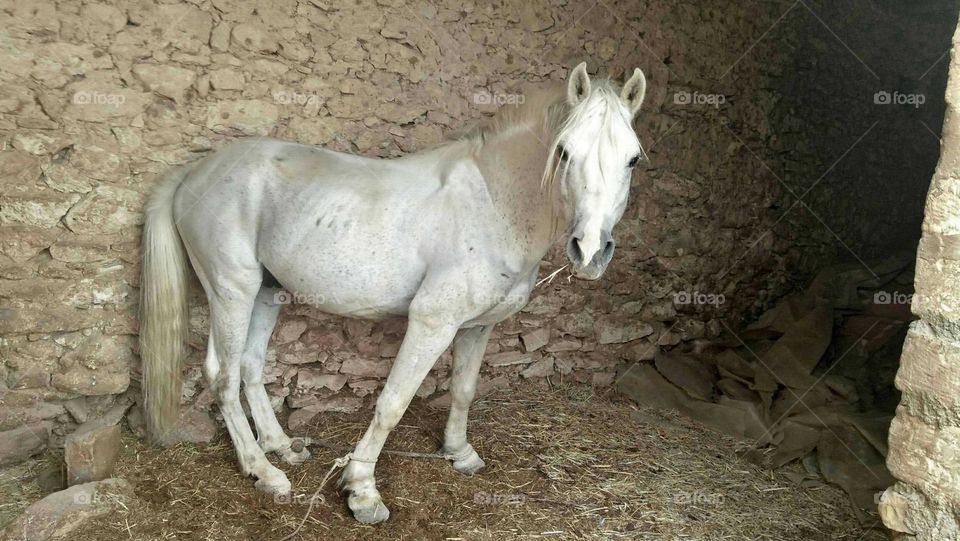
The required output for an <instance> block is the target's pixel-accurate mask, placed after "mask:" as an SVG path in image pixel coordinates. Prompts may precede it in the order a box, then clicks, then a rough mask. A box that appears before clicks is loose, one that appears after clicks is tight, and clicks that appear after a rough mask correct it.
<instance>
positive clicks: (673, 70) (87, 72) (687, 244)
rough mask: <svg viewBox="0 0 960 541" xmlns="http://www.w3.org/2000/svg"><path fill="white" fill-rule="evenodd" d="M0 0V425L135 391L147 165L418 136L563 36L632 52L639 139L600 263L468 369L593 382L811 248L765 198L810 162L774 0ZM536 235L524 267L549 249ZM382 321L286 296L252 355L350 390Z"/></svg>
mask: <svg viewBox="0 0 960 541" xmlns="http://www.w3.org/2000/svg"><path fill="white" fill-rule="evenodd" d="M0 5H2V10H3V12H4V13H6V14H9V15H10V16H7V17H5V22H4V29H3V31H2V33H0V65H2V66H3V68H2V70H0V141H2V143H0V146H2V152H0V171H2V175H0V183H2V186H3V189H2V195H0V303H2V304H0V358H2V362H0V400H2V401H3V405H4V406H5V407H3V408H0V430H7V429H10V428H13V427H15V426H17V425H19V424H22V423H25V422H28V423H34V424H39V425H44V426H47V427H48V428H52V429H53V432H54V434H55V435H56V436H57V438H56V439H59V437H60V436H62V435H63V434H64V433H66V432H68V431H69V430H71V429H72V428H73V427H74V426H75V425H76V423H77V422H80V421H82V420H83V419H85V418H86V417H88V416H91V415H96V414H97V413H98V412H100V411H103V410H105V409H107V408H109V407H111V406H112V405H113V403H114V402H115V401H116V397H117V396H118V395H121V394H123V393H136V392H137V387H138V380H139V373H140V369H139V366H138V363H139V358H138V355H137V353H136V339H135V336H136V333H137V321H136V309H137V288H138V274H139V236H140V227H139V225H140V223H141V222H142V215H141V211H142V207H143V203H144V200H145V196H146V194H147V193H148V192H149V190H150V188H151V187H152V186H153V185H154V183H155V182H156V180H157V178H158V176H159V175H160V174H161V173H162V172H163V171H165V170H166V169H167V168H169V167H170V166H172V165H174V164H177V163H182V162H185V161H189V160H191V159H194V158H195V157H196V156H198V155H202V154H204V153H206V152H209V151H210V150H211V149H215V148H217V147H219V146H221V145H222V144H224V143H225V142H227V141H230V140H233V139H236V138H238V137H243V136H254V137H255V136H261V135H271V136H277V137H281V138H289V139H292V140H297V141H300V142H304V143H313V144H324V145H328V146H330V147H332V148H334V149H337V150H342V151H348V152H355V153H360V154H364V155H369V156H383V157H389V156H396V155H399V154H403V153H406V152H411V151H416V150H419V149H423V148H427V147H429V146H431V145H434V144H436V143H438V142H440V141H442V140H443V139H444V138H447V137H451V136H454V135H455V134H457V133H458V132H460V131H462V130H463V129H464V128H466V127H467V126H469V125H470V124H471V123H472V122H475V121H476V120H477V119H479V118H481V117H482V116H484V115H486V114H489V113H490V112H492V111H493V110H494V108H495V106H494V103H495V102H496V101H498V100H506V99H516V97H517V96H522V89H523V88H524V85H526V84H534V85H537V84H546V83H549V82H551V81H561V80H562V79H563V78H564V77H565V75H566V73H567V70H568V69H569V67H571V66H573V65H575V64H576V63H577V62H579V61H581V60H587V61H588V62H589V64H590V66H591V67H592V68H596V67H598V66H601V67H603V69H604V70H605V71H604V72H605V73H610V74H613V75H615V76H617V77H620V76H621V74H623V73H624V72H625V71H626V70H628V69H632V68H633V67H634V66H640V67H642V68H643V69H644V71H645V72H646V73H647V77H648V80H649V87H648V98H647V102H646V104H645V106H644V110H643V112H642V113H641V115H640V119H639V121H638V123H637V127H638V132H639V134H640V136H641V139H642V140H643V143H644V146H645V148H646V150H647V152H648V154H649V157H650V161H649V163H647V164H646V167H645V168H643V167H641V168H639V169H640V170H639V171H638V172H637V173H636V175H635V178H634V181H633V190H632V194H631V203H630V206H629V208H628V209H627V212H626V214H625V216H624V220H623V222H622V223H621V225H620V226H619V228H618V229H617V230H616V231H615V234H616V236H617V241H618V250H617V254H616V256H615V258H614V263H613V264H612V266H611V268H610V269H609V271H608V274H607V275H606V276H605V277H604V279H602V280H601V281H599V282H595V283H581V282H576V281H574V282H568V280H567V279H566V278H565V277H564V275H563V274H561V275H560V276H558V277H557V278H556V279H555V280H554V281H553V282H552V283H550V284H545V285H544V286H541V287H540V288H539V289H538V291H537V293H536V298H534V300H533V302H532V303H531V304H530V306H528V307H527V308H526V309H525V310H524V311H523V312H522V313H521V314H519V315H518V316H517V317H514V318H512V319H511V320H509V321H507V322H505V323H504V324H502V325H500V326H499V328H498V329H497V331H496V332H495V334H494V337H493V340H492V341H491V344H490V348H489V351H488V357H487V363H486V367H485V369H484V373H483V380H484V382H485V384H484V385H485V387H486V388H490V387H495V386H498V385H506V384H508V383H509V382H510V381H514V380H517V379H518V378H527V379H531V380H535V381H539V382H542V383H544V384H546V382H547V381H548V379H549V380H550V381H560V380H564V381H567V380H571V379H572V380H576V381H580V382H589V383H592V384H594V385H599V386H602V385H608V384H610V383H611V382H612V381H613V380H614V378H615V374H616V372H617V369H618V368H620V367H621V366H623V365H624V364H626V363H629V362H633V361H637V360H649V359H651V358H652V357H653V353H654V351H655V350H656V348H658V347H669V346H676V345H681V344H683V345H686V346H689V347H693V345H694V343H695V342H696V341H697V340H700V339H711V338H715V337H717V336H718V335H719V334H720V332H721V331H722V330H723V327H724V325H730V326H736V325H737V324H738V322H739V321H741V320H742V319H743V318H748V317H751V315H752V314H755V313H757V312H758V311H759V310H761V309H762V308H764V307H765V306H767V305H768V304H769V303H770V302H771V301H772V300H775V299H777V298H779V297H780V296H782V294H783V293H784V292H786V291H788V290H790V289H792V288H793V287H794V286H795V285H796V284H798V283H801V282H802V281H803V280H804V279H805V278H807V277H808V276H809V274H810V271H811V269H813V268H814V267H816V266H817V264H818V263H820V262H822V261H823V260H824V259H825V258H828V257H831V256H832V254H831V248H830V243H831V242H833V241H832V238H831V237H830V236H829V234H828V233H827V232H826V231H824V230H823V229H820V228H817V227H816V221H815V219H814V217H812V216H811V215H810V214H808V213H803V212H794V213H791V214H790V215H789V216H787V217H786V219H783V216H782V214H783V209H785V208H787V207H788V206H789V205H790V204H791V203H792V199H791V196H790V194H789V192H788V191H787V190H786V189H785V188H784V184H783V183H782V182H781V181H785V182H786V183H787V185H789V183H791V182H798V181H799V180H801V179H810V178H815V175H816V174H819V172H821V171H820V170H819V168H818V161H820V160H818V159H817V157H816V156H815V152H814V147H813V145H812V144H811V143H810V142H809V141H808V140H807V135H806V131H805V128H804V121H803V119H802V118H801V116H800V115H799V114H798V113H797V111H796V110H795V109H794V108H793V107H792V105H791V104H790V103H789V101H788V100H784V99H783V94H782V92H783V91H782V88H783V86H784V84H785V83H784V81H785V75H786V74H787V73H789V72H790V71H791V65H792V64H791V63H792V60H791V58H792V57H791V54H792V52H791V51H792V50H793V49H795V48H796V46H797V44H798V43H799V39H800V38H799V37H798V36H797V34H796V32H794V31H793V30H792V29H791V28H790V27H789V26H787V25H779V26H777V25H774V23H775V22H776V21H777V20H778V17H780V16H781V14H782V13H783V10H784V9H785V6H779V5H775V4H773V3H766V2H765V3H761V4H759V5H758V4H756V3H753V2H737V3H735V5H727V4H723V5H722V6H721V5H720V4H718V5H716V6H713V5H704V4H703V3H701V2H674V1H670V0H660V1H650V2H634V1H622V2H602V3H600V4H596V5H592V6H591V5H590V4H589V3H577V2H566V1H563V0H556V1H550V2H542V3H541V2H504V3H499V4H494V3H487V2H479V3H476V4H474V3H471V2H467V3H463V2H439V3H432V2H412V3H409V4H408V3H405V2H402V1H387V0H379V1H377V2H372V1H368V0H363V1H360V2H356V3H350V5H349V6H347V5H341V3H339V2H327V1H323V0H301V1H297V0H270V1H262V2H248V1H242V2H241V1H235V0H191V1H176V0H171V1H164V2H160V3H155V2H152V1H148V0H144V1H131V2H124V1H117V2H107V3H86V2H79V1H63V2H56V3H55V2H50V1H43V0H38V1H35V2H22V1H15V0H2V1H0ZM772 26H777V28H776V32H775V33H774V34H772V35H773V36H774V37H775V39H770V36H766V34H765V32H766V31H767V30H768V29H770V28H771V27H772ZM774 171H776V172H774ZM778 224H780V225H778ZM553 259H554V260H555V261H556V264H553V263H551V262H548V263H547V264H546V265H545V267H544V268H545V270H546V271H550V270H552V269H554V268H556V267H557V266H559V265H560V264H562V260H561V258H560V257H554V258H553ZM206 316H207V309H206V305H205V302H204V301H203V299H202V296H201V295H200V291H199V289H196V290H195V292H194V302H193V309H192V318H191V320H192V324H193V326H194V330H195V333H194V336H193V340H192V342H191V346H192V351H193V353H192V355H191V357H190V359H188V361H187V363H186V364H187V366H186V367H185V372H186V377H185V388H184V395H185V399H186V400H187V401H191V402H193V403H195V404H196V405H197V406H198V410H200V411H203V410H205V409H206V407H207V406H208V405H209V403H210V397H209V394H208V393H205V392H204V391H203V388H204V385H203V383H202V381H201V380H202V378H201V375H200V370H199V362H200V360H201V357H202V352H203V350H204V348H205V341H206V324H207V322H206ZM722 318H726V320H727V322H726V323H722V322H721V319H722ZM402 330H403V324H402V322H385V323H377V324H373V323H369V322H363V321H353V320H343V319H340V318H334V317H330V316H326V315H323V314H320V313H317V312H316V311H314V310H312V309H311V308H309V307H307V306H291V307H289V309H286V310H285V311H284V313H283V314H282V316H281V322H280V324H279V325H278V328H277V331H276V333H275V335H274V341H273V343H272V345H271V348H270V352H269V359H268V367H267V380H268V381H269V382H270V383H269V389H270V391H271V393H272V395H273V396H274V397H275V399H276V405H277V406H278V407H279V406H280V405H281V403H282V402H284V401H285V402H286V404H287V405H289V406H291V407H293V408H297V409H298V410H299V411H300V412H301V413H299V414H297V417H295V418H294V419H295V420H296V421H297V422H305V421H307V420H309V418H310V416H311V415H312V414H313V413H315V412H317V411H321V410H325V409H341V410H345V409H354V408H358V407H362V406H364V405H369V404H370V402H371V401H372V400H373V397H374V396H375V393H376V390H377V388H378V386H379V385H380V384H381V382H382V378H383V376H384V374H386V372H387V370H388V369H389V366H390V362H391V358H392V357H393V356H394V355H395V354H396V352H397V348H398V345H399V342H400V340H401V337H402ZM448 366H449V354H447V355H445V356H444V357H443V358H442V359H441V361H440V362H439V363H438V365H437V367H436V369H435V370H434V371H433V373H432V374H431V376H430V377H429V378H428V380H427V381H426V382H425V383H424V386H423V388H422V389H421V392H420V394H421V396H424V397H429V398H430V399H431V400H439V401H441V402H442V400H443V398H442V392H443V391H444V390H445V388H446V385H447V375H448ZM291 422H292V421H291ZM56 439H55V441H56Z"/></svg>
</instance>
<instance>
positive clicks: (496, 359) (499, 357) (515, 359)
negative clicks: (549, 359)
mask: <svg viewBox="0 0 960 541" xmlns="http://www.w3.org/2000/svg"><path fill="white" fill-rule="evenodd" d="M536 357H539V354H537V355H536ZM536 357H535V356H534V355H532V354H530V353H524V352H522V351H504V352H503V353H496V354H494V355H491V356H490V357H488V358H487V364H488V365H489V366H512V365H515V364H529V363H532V362H533V361H535V360H536Z"/></svg>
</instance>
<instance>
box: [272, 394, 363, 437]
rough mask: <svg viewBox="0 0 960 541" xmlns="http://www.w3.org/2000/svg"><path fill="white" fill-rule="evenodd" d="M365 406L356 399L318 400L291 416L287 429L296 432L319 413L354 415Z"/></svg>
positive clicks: (361, 401) (345, 397)
mask: <svg viewBox="0 0 960 541" xmlns="http://www.w3.org/2000/svg"><path fill="white" fill-rule="evenodd" d="M361 406H363V400H362V399H360V398H356V397H350V396H344V397H334V398H327V399H324V400H318V401H317V402H315V403H313V404H310V405H309V406H306V407H303V408H300V409H298V410H296V411H294V412H293V413H291V414H290V418H289V419H287V427H288V428H289V429H290V430H292V431H296V430H299V429H300V428H301V427H303V426H304V425H306V424H307V423H309V422H310V421H312V420H313V418H314V417H316V416H317V414H318V413H320V412H324V411H336V412H341V413H353V412H355V411H357V410H359V409H360V407H361Z"/></svg>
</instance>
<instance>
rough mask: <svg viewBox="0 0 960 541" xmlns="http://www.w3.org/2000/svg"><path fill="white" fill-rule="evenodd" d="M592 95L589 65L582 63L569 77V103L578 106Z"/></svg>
mask: <svg viewBox="0 0 960 541" xmlns="http://www.w3.org/2000/svg"><path fill="white" fill-rule="evenodd" d="M588 95H590V76H589V75H587V63H586V62H580V64H578V65H577V67H575V68H573V71H571V72H570V76H569V77H567V102H569V103H570V105H576V104H578V103H580V102H581V101H583V100H584V98H586V97H587V96H588Z"/></svg>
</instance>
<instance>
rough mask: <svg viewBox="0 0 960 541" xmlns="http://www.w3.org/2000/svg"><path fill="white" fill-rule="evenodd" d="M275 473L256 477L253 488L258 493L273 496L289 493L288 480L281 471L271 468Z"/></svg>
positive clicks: (271, 472)
mask: <svg viewBox="0 0 960 541" xmlns="http://www.w3.org/2000/svg"><path fill="white" fill-rule="evenodd" d="M273 470H276V471H269V472H268V473H267V474H266V475H263V476H258V479H257V482H256V483H254V484H253V486H254V487H255V488H256V489H257V490H259V491H260V492H265V493H267V494H273V495H274V496H277V495H283V494H289V493H290V480H289V479H287V476H286V475H284V473H283V472H282V471H280V470H279V469H277V468H273Z"/></svg>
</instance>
